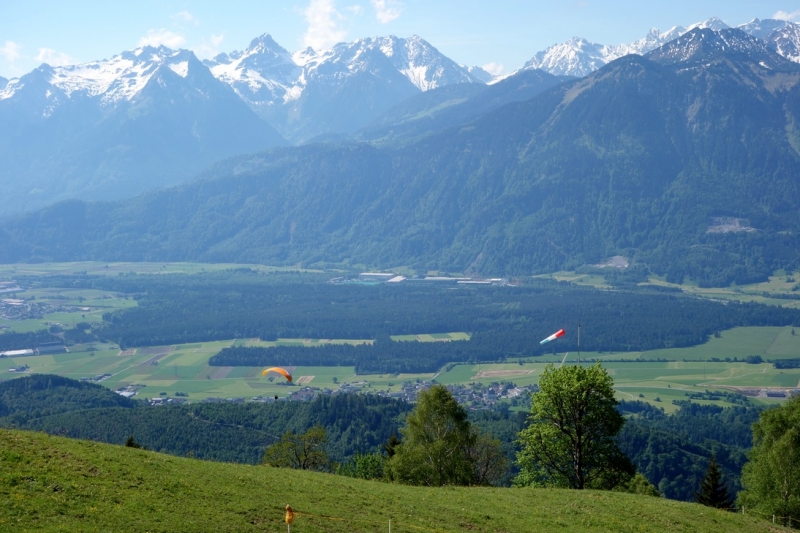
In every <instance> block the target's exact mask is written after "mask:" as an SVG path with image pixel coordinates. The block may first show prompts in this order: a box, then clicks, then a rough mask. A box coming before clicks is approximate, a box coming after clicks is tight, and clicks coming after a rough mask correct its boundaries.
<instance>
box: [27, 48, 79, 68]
mask: <svg viewBox="0 0 800 533" xmlns="http://www.w3.org/2000/svg"><path fill="white" fill-rule="evenodd" d="M36 61H38V62H40V63H47V64H48V65H50V66H51V67H63V66H65V65H74V64H75V63H77V61H76V60H75V59H73V58H71V57H70V56H68V55H67V54H65V53H64V52H56V51H55V50H53V49H52V48H39V53H38V54H36Z"/></svg>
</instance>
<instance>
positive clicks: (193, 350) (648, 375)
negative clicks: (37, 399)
mask: <svg viewBox="0 0 800 533" xmlns="http://www.w3.org/2000/svg"><path fill="white" fill-rule="evenodd" d="M95 296H96V295H95ZM114 301H117V300H114ZM122 301H125V300H122ZM445 336H446V337H447V338H448V339H451V340H452V339H459V338H465V337H466V338H468V335H467V334H466V333H460V332H456V333H448V334H424V335H413V336H398V337H395V339H396V340H405V338H407V337H413V340H414V341H422V342H433V341H436V340H438V341H442V340H445ZM409 340H411V339H409ZM367 342H372V341H371V340H369V339H361V340H352V339H350V340H346V339H279V340H278V341H275V342H262V341H259V340H257V339H256V340H253V339H237V340H226V341H213V342H202V343H190V344H183V345H175V346H151V347H145V348H137V349H135V351H133V352H132V351H126V352H121V351H120V350H119V349H118V348H117V347H116V346H113V345H104V344H95V345H86V346H81V345H78V346H73V347H70V353H62V354H55V355H42V356H29V357H18V358H2V359H0V380H2V379H12V378H14V377H18V376H19V375H20V374H14V373H9V372H7V370H8V369H9V368H13V367H18V366H22V365H28V366H29V367H30V370H29V371H30V372H35V373H53V374H59V375H64V376H67V377H71V378H74V379H80V378H91V377H94V376H98V375H101V374H110V377H108V378H106V379H104V380H103V381H102V382H101V383H102V384H103V385H105V386H107V387H109V388H111V389H115V390H116V389H119V388H122V387H126V386H129V385H143V386H144V387H143V388H142V389H141V390H140V396H139V397H146V398H150V397H154V396H158V395H159V393H160V392H165V393H166V394H167V395H169V396H174V395H175V393H176V392H182V393H186V394H188V398H189V399H193V400H199V399H203V398H207V397H220V398H232V397H242V398H252V397H254V396H270V397H271V396H275V395H278V396H279V397H285V396H288V395H289V394H291V393H292V392H293V391H296V390H299V388H301V387H303V386H311V387H317V388H331V389H336V388H338V387H340V386H341V385H342V384H345V383H348V384H354V385H355V386H357V387H359V388H360V390H365V391H370V390H372V391H377V390H389V391H397V390H400V388H401V387H402V384H403V382H405V381H416V380H429V379H436V380H437V381H438V382H439V383H443V384H456V383H462V384H471V383H476V382H480V383H483V384H489V383H492V382H499V381H510V382H513V383H515V384H517V385H519V386H525V385H532V384H535V383H538V380H539V376H540V375H541V373H542V370H544V368H545V367H546V366H547V364H555V365H559V364H561V362H562V360H563V359H564V353H563V352H559V353H556V354H548V355H545V356H541V357H529V358H524V359H521V360H514V359H513V358H510V359H509V361H508V362H506V363H502V364H500V363H498V364H478V365H474V364H455V365H452V367H451V365H447V367H445V368H443V369H442V370H441V371H440V372H438V373H424V374H399V375H398V374H384V375H361V376H357V375H355V373H354V369H353V368H352V367H288V370H289V371H290V372H291V373H292V375H293V376H294V379H295V381H294V384H293V385H287V384H286V383H285V382H284V380H283V379H282V378H280V377H279V376H277V375H276V376H274V377H273V376H266V377H262V376H261V371H262V370H263V368H262V367H216V366H209V364H208V360H209V358H210V357H211V356H212V355H214V354H216V353H218V352H219V351H220V350H221V349H223V348H225V347H228V346H231V345H242V346H276V345H294V346H298V345H299V346H320V345H323V344H330V343H350V344H359V343H367ZM92 348H93V349H94V351H91V350H92ZM123 353H124V355H121V354H123ZM748 355H761V356H762V357H763V358H764V359H765V360H766V359H773V358H775V359H780V358H786V357H800V335H792V328H780V327H762V328H755V327H752V328H735V329H732V330H728V331H723V332H721V334H720V336H719V337H712V338H711V339H709V341H708V342H706V343H705V344H703V345H700V346H695V347H689V348H675V349H668V350H654V351H648V352H616V353H613V352H603V353H599V352H583V353H582V354H581V361H582V364H593V363H592V361H593V360H600V361H601V362H602V363H603V366H604V367H605V368H607V369H608V371H609V373H610V374H611V375H612V377H613V378H614V381H615V384H616V387H617V389H618V391H619V398H621V399H622V398H628V399H642V400H644V401H647V402H650V403H652V404H653V405H656V406H658V407H663V408H664V409H665V410H667V411H670V410H673V409H674V406H672V403H671V402H672V400H674V399H686V393H687V392H688V393H691V392H703V391H705V390H706V389H708V390H713V389H718V388H722V389H725V388H736V387H740V388H748V387H750V388H768V387H773V388H774V387H778V388H793V387H798V386H800V369H791V370H778V369H775V368H773V366H772V364H768V363H763V364H747V363H744V362H731V361H728V362H726V361H725V359H726V358H730V359H733V358H734V357H735V358H738V359H740V360H743V359H744V357H746V356H748ZM712 358H717V359H718V361H711V359H712ZM576 359H577V353H570V354H569V356H568V357H567V359H566V362H565V364H567V365H570V364H575V363H576ZM656 359H668V361H656ZM622 360H625V361H622ZM312 376H313V377H312ZM270 377H273V379H272V380H270V379H269V378H270ZM639 394H642V395H643V398H639V396H638V395H639ZM656 398H659V399H660V400H661V401H660V402H658V401H656ZM753 401H756V402H762V401H766V400H762V399H754V400H753ZM770 401H772V400H770ZM717 403H720V404H724V402H722V401H720V402H717Z"/></svg>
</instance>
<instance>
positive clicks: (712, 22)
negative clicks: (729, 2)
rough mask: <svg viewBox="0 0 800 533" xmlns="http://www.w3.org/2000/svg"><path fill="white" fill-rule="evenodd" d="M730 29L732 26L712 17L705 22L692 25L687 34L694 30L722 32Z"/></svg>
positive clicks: (687, 29)
mask: <svg viewBox="0 0 800 533" xmlns="http://www.w3.org/2000/svg"><path fill="white" fill-rule="evenodd" d="M728 28H730V26H728V25H727V24H725V23H724V22H723V21H722V20H720V19H718V18H717V17H711V18H710V19H708V20H704V21H703V22H696V23H695V24H692V25H691V26H689V27H688V28H686V32H690V31H692V30H706V29H708V30H714V31H720V30H727V29H728ZM686 32H684V33H686Z"/></svg>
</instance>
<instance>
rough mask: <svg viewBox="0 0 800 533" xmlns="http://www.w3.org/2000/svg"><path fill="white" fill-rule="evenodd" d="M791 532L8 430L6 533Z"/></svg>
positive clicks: (615, 499)
mask: <svg viewBox="0 0 800 533" xmlns="http://www.w3.org/2000/svg"><path fill="white" fill-rule="evenodd" d="M287 503H289V504H291V505H292V507H294V509H295V510H296V512H297V514H296V518H295V523H294V525H293V526H292V531H294V532H296V533H301V532H311V531H326V532H345V531H347V532H349V531H363V532H370V531H376V532H377V531H387V530H388V525H389V520H391V521H392V531H393V532H396V533H400V532H411V531H440V532H441V531H486V532H488V531H505V532H519V531H551V530H558V531H565V532H570V531H575V532H578V531H581V532H584V531H617V532H634V531H635V532H642V531H645V532H647V531H653V532H663V531H681V532H692V533H707V532H708V533H711V532H720V533H722V532H729V531H737V532H742V533H749V532H754V533H755V532H769V531H784V530H783V529H781V528H778V527H775V526H773V525H772V524H771V523H767V522H765V521H762V520H759V519H756V518H753V517H749V516H742V515H739V514H732V513H727V512H723V511H717V510H714V509H710V508H707V507H702V506H700V505H696V504H687V503H681V502H675V501H670V500H664V499H660V498H651V497H646V496H634V495H630V494H620V493H611V492H596V491H583V492H577V491H565V490H544V489H491V488H450V487H448V488H439V489H433V488H415V487H406V486H399V485H392V484H385V483H378V482H370V481H362V480H356V479H350V478H345V477H340V476H334V475H330V474H317V473H310V472H302V471H294V470H283V469H273V468H266V467H261V466H246V465H233V464H223V463H212V462H204V461H198V460H194V459H184V458H179V457H172V456H168V455H162V454H158V453H154V452H147V451H142V450H136V449H132V448H124V447H120V446H112V445H108V444H98V443H94V442H87V441H77V440H69V439H65V438H60V437H50V436H47V435H43V434H39V433H31V432H21V431H8V430H0V530H2V531H153V532H155V531H164V532H167V531H168V532H184V531H185V532H202V531H213V532H215V533H219V532H226V531H237V532H239V531H285V528H286V526H285V525H284V524H283V507H284V506H285V505H286V504H287Z"/></svg>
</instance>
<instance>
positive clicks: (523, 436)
mask: <svg viewBox="0 0 800 533" xmlns="http://www.w3.org/2000/svg"><path fill="white" fill-rule="evenodd" d="M612 386H613V380H612V379H611V376H610V375H609V374H608V372H606V370H605V369H603V367H602V366H600V364H599V363H598V364H596V365H594V366H590V367H582V366H565V367H561V368H555V367H553V366H552V365H550V366H548V367H547V368H546V369H545V370H544V372H543V373H542V377H541V378H540V379H539V392H537V393H535V394H534V395H533V397H532V402H531V414H530V416H529V418H528V421H529V424H530V425H529V426H528V428H526V429H524V430H523V431H521V432H520V434H519V443H520V446H521V448H522V449H521V451H520V452H519V453H518V454H517V462H518V464H519V466H520V474H519V475H518V476H517V478H516V480H515V484H517V485H539V486H552V487H564V488H572V489H585V488H597V489H611V488H614V487H616V486H618V485H620V484H622V483H626V482H628V480H630V478H631V477H632V476H633V474H634V473H635V468H634V467H633V465H632V464H631V462H630V460H628V458H627V457H626V456H625V454H624V453H622V451H621V450H620V449H619V447H618V446H617V443H616V440H615V438H614V437H615V436H616V434H617V433H618V432H619V431H620V429H622V426H623V424H624V423H625V419H624V418H623V417H622V415H620V414H619V413H618V412H617V410H616V405H617V401H616V400H615V399H614V389H613V388H612Z"/></svg>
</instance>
